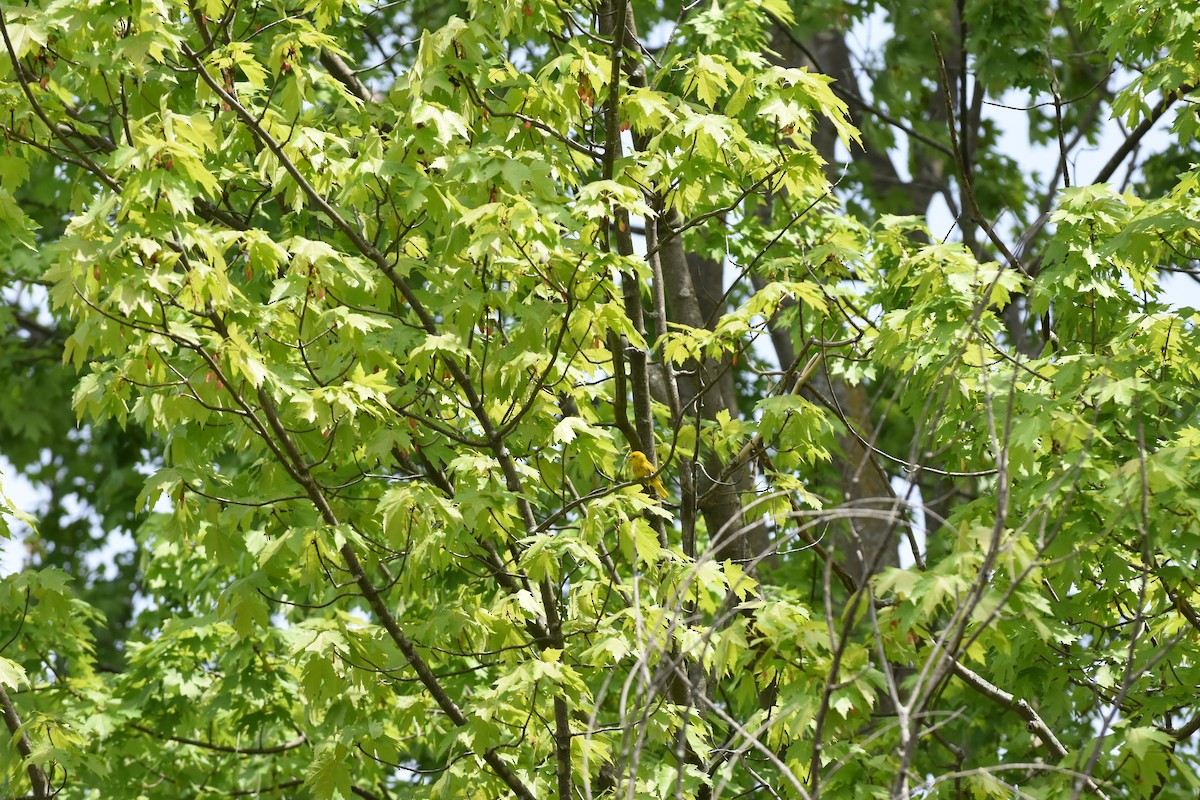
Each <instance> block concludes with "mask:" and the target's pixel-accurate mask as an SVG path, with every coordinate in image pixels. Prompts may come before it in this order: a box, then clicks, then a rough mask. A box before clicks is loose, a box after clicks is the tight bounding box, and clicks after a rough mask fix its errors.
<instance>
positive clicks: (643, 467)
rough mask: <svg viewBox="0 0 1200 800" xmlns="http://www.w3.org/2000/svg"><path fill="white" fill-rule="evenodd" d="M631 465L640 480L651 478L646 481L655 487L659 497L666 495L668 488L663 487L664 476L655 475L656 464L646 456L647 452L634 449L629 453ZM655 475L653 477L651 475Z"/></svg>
mask: <svg viewBox="0 0 1200 800" xmlns="http://www.w3.org/2000/svg"><path fill="white" fill-rule="evenodd" d="M629 465H630V466H631V467H633V474H634V476H635V477H636V478H637V479H638V480H642V479H644V478H649V480H647V481H646V483H648V484H650V485H651V486H653V487H654V489H655V491H657V492H658V496H659V497H666V496H667V490H666V489H665V488H664V487H663V482H662V478H660V477H658V476H657V475H654V465H653V464H651V463H650V459H648V458H646V454H645V453H643V452H642V451H641V450H633V451H631V452H630V453H629ZM651 475H654V477H653V478H651V477H650V476H651Z"/></svg>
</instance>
